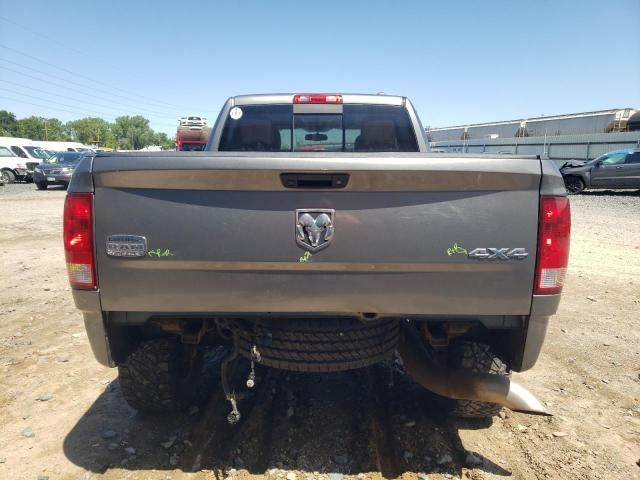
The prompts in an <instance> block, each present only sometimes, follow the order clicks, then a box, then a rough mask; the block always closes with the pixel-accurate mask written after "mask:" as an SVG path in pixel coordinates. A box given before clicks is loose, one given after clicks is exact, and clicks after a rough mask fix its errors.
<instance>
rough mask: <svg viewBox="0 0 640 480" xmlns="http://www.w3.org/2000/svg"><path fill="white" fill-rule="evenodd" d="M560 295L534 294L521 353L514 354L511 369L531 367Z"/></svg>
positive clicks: (540, 350)
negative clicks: (514, 357)
mask: <svg viewBox="0 0 640 480" xmlns="http://www.w3.org/2000/svg"><path fill="white" fill-rule="evenodd" d="M560 298H561V295H534V296H533V301H532V302H531V315H529V319H528V321H527V328H526V331H525V332H524V346H523V348H522V349H521V352H522V355H521V356H520V355H516V359H515V362H514V365H513V366H512V368H513V370H515V371H517V372H524V371H525V370H529V369H530V368H532V367H533V366H534V365H535V364H536V362H537V361H538V357H540V352H542V346H543V344H544V339H545V336H546V334H547V327H548V325H549V318H550V317H551V315H554V314H555V313H556V311H557V310H558V305H559V304H560Z"/></svg>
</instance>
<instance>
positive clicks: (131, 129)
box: [111, 115, 155, 150]
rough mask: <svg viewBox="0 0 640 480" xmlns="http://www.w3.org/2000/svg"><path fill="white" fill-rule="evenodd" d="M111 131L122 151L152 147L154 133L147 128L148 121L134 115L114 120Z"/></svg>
mask: <svg viewBox="0 0 640 480" xmlns="http://www.w3.org/2000/svg"><path fill="white" fill-rule="evenodd" d="M111 131H112V132H113V134H114V135H115V137H116V140H117V142H118V145H119V148H121V149H124V150H139V149H141V148H143V147H146V146H147V145H152V144H153V141H154V138H155V133H154V131H153V130H152V129H151V127H149V120H147V119H146V118H144V117H142V116H140V115H135V116H133V117H130V116H129V115H125V116H122V117H118V118H116V119H115V122H114V123H113V125H112V126H111Z"/></svg>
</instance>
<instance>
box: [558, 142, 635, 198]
mask: <svg viewBox="0 0 640 480" xmlns="http://www.w3.org/2000/svg"><path fill="white" fill-rule="evenodd" d="M560 173H562V178H563V179H564V184H565V186H566V188H567V192H569V193H570V194H576V193H580V192H582V191H583V190H585V189H587V188H620V189H625V188H634V189H635V188H640V150H639V149H636V150H633V149H622V150H613V151H611V152H608V153H605V154H604V155H601V156H599V157H598V158H594V159H593V160H590V161H580V160H571V161H569V162H567V163H565V164H564V165H563V166H562V167H561V168H560Z"/></svg>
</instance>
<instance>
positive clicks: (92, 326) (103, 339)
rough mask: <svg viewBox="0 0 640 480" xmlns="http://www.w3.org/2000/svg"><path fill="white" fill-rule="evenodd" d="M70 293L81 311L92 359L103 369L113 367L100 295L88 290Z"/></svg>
mask: <svg viewBox="0 0 640 480" xmlns="http://www.w3.org/2000/svg"><path fill="white" fill-rule="evenodd" d="M71 292H72V294H73V301H74V302H75V304H76V307H77V308H78V310H80V311H82V316H83V317H84V327H85V330H86V332H87V337H88V338H89V344H90V345H91V350H92V351H93V355H94V357H95V358H96V360H97V361H98V362H99V363H101V364H102V365H104V366H105V367H115V363H114V362H113V359H112V358H111V349H110V348H109V338H108V336H107V330H106V328H105V323H104V314H103V313H102V310H101V308H100V293H99V292H97V291H89V290H71Z"/></svg>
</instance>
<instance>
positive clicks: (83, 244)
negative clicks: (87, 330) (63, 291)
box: [64, 193, 97, 290]
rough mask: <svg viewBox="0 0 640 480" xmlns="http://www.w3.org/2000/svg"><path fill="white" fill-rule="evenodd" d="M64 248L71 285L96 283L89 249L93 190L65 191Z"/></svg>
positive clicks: (87, 285)
mask: <svg viewBox="0 0 640 480" xmlns="http://www.w3.org/2000/svg"><path fill="white" fill-rule="evenodd" d="M64 252H65V256H66V258H67V272H68V274H69V283H71V287H72V288H81V289H85V290H91V289H95V288H96V287H97V281H96V268H95V256H94V249H93V194H91V193H69V194H68V195H67V198H66V200H65V202H64Z"/></svg>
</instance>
